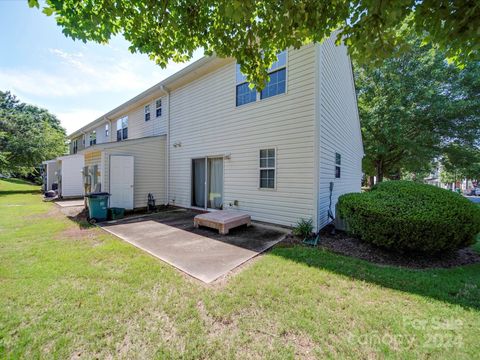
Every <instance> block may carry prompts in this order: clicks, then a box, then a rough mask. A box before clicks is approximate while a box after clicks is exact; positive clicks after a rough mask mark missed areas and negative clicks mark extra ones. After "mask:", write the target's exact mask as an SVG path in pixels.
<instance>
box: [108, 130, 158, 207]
mask: <svg viewBox="0 0 480 360" xmlns="http://www.w3.org/2000/svg"><path fill="white" fill-rule="evenodd" d="M165 151H166V137H165V136H156V137H150V138H144V139H138V140H127V141H122V142H118V143H115V144H110V145H108V146H105V148H104V150H103V159H104V161H103V163H104V165H103V166H104V168H103V174H105V176H104V178H103V181H104V189H105V191H107V192H108V191H109V188H110V187H109V183H110V179H109V168H110V155H130V156H133V157H134V195H133V196H134V198H133V201H134V207H135V208H141V207H146V206H147V196H148V193H152V194H153V196H154V197H155V199H156V201H157V204H158V205H161V204H164V203H165V202H166V195H165V190H166V189H165V187H166V173H165V159H166V153H165Z"/></svg>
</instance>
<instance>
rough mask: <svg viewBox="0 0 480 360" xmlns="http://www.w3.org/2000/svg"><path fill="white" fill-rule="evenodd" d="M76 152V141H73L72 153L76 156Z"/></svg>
mask: <svg viewBox="0 0 480 360" xmlns="http://www.w3.org/2000/svg"><path fill="white" fill-rule="evenodd" d="M77 151H78V140H77V139H75V140H73V141H72V153H73V154H76V153H77Z"/></svg>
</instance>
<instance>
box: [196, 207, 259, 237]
mask: <svg viewBox="0 0 480 360" xmlns="http://www.w3.org/2000/svg"><path fill="white" fill-rule="evenodd" d="M193 225H194V226H195V227H196V228H198V227H199V226H206V227H209V228H212V229H217V230H218V232H219V233H220V234H222V235H227V234H228V232H229V231H230V229H233V228H235V227H237V226H242V225H247V226H250V225H251V218H250V215H248V214H245V213H243V212H240V211H236V210H219V211H212V212H209V213H206V214H200V215H197V216H195V217H194V218H193Z"/></svg>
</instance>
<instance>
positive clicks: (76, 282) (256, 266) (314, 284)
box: [0, 180, 480, 359]
mask: <svg viewBox="0 0 480 360" xmlns="http://www.w3.org/2000/svg"><path fill="white" fill-rule="evenodd" d="M477 249H478V247H477ZM479 328H480V265H470V266H465V267H460V268H455V269H448V270H427V271H425V270H423V271H421V270H407V269H397V268H393V267H383V266H377V265H373V264H370V263H368V262H365V261H361V260H356V259H352V258H348V257H344V256H339V255H336V254H333V253H330V252H328V251H321V250H318V249H313V248H305V247H294V248H276V249H274V250H273V251H271V252H269V253H268V254H266V255H265V256H262V257H260V258H259V259H257V260H256V261H254V262H253V263H252V264H250V265H249V266H247V267H246V268H245V269H244V270H243V271H241V272H240V273H238V274H236V275H235V276H233V277H232V278H230V279H229V280H228V282H226V283H223V284H217V285H215V286H205V285H202V284H200V283H199V282H197V281H194V280H192V279H190V278H187V277H186V276H185V275H183V274H181V273H180V272H178V271H177V270H175V269H173V268H172V267H170V266H169V265H166V264H164V263H163V262H161V261H159V260H157V259H155V258H152V257H151V256H149V255H147V254H145V253H143V252H142V251H140V250H138V249H136V248H134V247H133V246H130V245H128V244H126V243H124V242H122V241H120V240H118V239H117V238H115V237H113V236H111V235H109V234H106V233H104V232H103V231H102V230H100V229H98V228H88V227H87V228H85V226H84V225H82V226H79V224H76V223H74V222H72V221H71V220H69V219H67V218H66V217H65V216H63V215H62V214H61V213H59V211H58V209H56V207H55V205H53V204H49V203H43V202H41V200H40V196H39V193H38V188H37V187H34V186H32V185H28V184H25V183H22V182H19V181H15V182H10V181H5V180H0V358H45V357H46V358H66V357H70V358H76V357H79V358H86V359H89V358H93V357H98V358H105V357H114V358H159V359H164V358H185V359H194V358H221V359H225V358H232V359H234V358H270V359H285V358H287V359H288V358H315V357H322V358H323V357H330V358H333V357H335V358H337V357H341V358H385V357H388V358H402V359H403V358H407V359H408V358H411V359H417V358H465V359H468V358H474V357H476V356H478V354H479V353H480V343H479V342H478V329H479Z"/></svg>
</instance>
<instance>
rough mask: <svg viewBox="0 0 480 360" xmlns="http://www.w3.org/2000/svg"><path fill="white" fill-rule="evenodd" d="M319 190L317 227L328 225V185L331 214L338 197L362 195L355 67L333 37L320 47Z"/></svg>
mask: <svg viewBox="0 0 480 360" xmlns="http://www.w3.org/2000/svg"><path fill="white" fill-rule="evenodd" d="M318 63H319V71H318V76H319V78H318V84H319V92H318V102H317V108H318V113H317V116H318V121H319V127H318V131H319V165H318V169H319V184H318V186H319V190H318V194H319V196H318V218H319V219H318V224H319V227H320V228H321V227H323V226H325V225H326V224H327V223H328V215H327V214H328V207H329V184H330V182H333V183H334V188H333V193H332V211H333V214H335V204H336V203H337V200H338V196H340V195H341V194H344V193H349V192H359V191H360V187H361V177H362V165H361V164H362V157H363V145H362V137H361V131H360V120H359V117H358V111H357V102H356V95H355V87H354V82H353V74H352V66H351V62H350V59H349V57H348V55H347V48H346V47H345V46H343V45H341V46H335V44H334V40H333V38H330V39H328V40H326V41H325V42H324V43H323V44H322V45H321V46H320V47H319V48H318ZM336 152H338V153H339V154H341V178H340V179H336V178H335V153H336Z"/></svg>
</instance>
